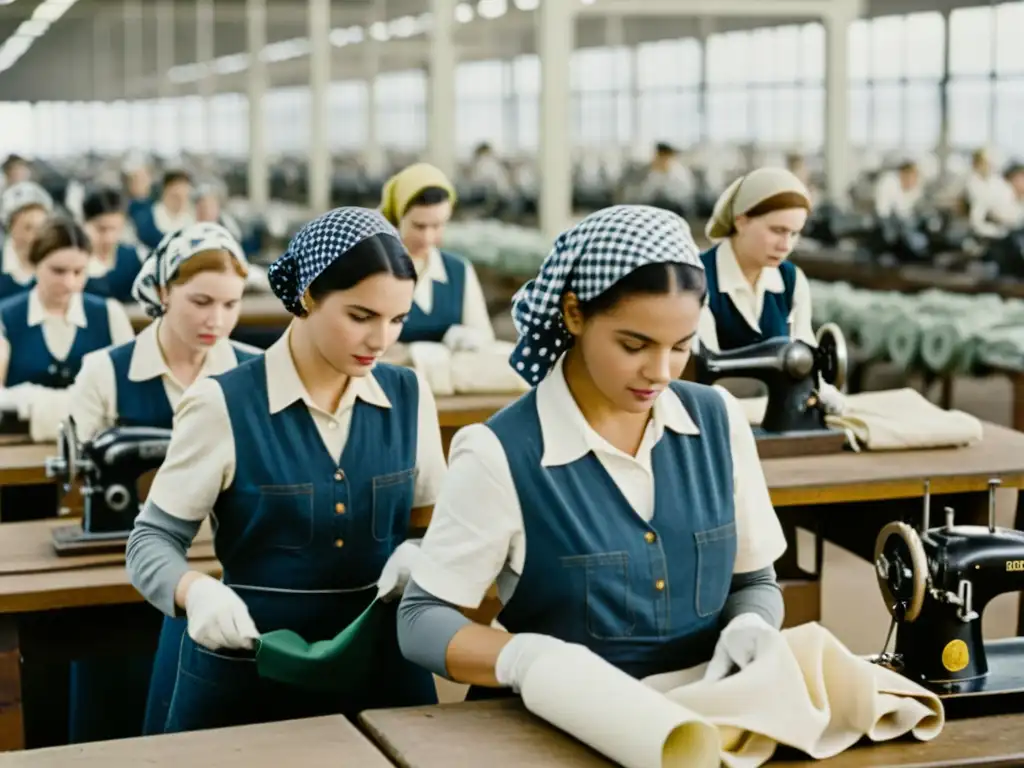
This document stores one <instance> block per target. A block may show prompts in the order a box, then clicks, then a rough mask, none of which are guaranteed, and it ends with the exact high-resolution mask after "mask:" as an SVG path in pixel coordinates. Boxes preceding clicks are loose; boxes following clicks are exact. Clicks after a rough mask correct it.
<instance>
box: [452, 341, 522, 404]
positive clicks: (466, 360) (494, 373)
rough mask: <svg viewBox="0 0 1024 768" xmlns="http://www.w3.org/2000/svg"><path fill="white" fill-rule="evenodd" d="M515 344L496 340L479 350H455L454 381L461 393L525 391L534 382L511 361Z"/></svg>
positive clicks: (453, 354)
mask: <svg viewBox="0 0 1024 768" xmlns="http://www.w3.org/2000/svg"><path fill="white" fill-rule="evenodd" d="M513 349H515V345H514V344H510V343H509V342H506V341H492V342H490V343H488V344H487V345H486V346H482V347H481V348H479V349H477V350H475V351H471V352H469V351H467V352H453V353H452V367H451V381H452V386H453V387H454V389H455V391H456V392H457V393H458V394H460V395H488V394H504V393H506V392H508V393H521V392H526V391H527V390H529V388H530V385H529V384H528V383H527V382H526V380H525V379H524V378H522V377H521V376H520V375H519V374H518V373H516V371H515V370H514V369H513V368H512V366H511V365H509V364H508V358H509V355H511V354H512V350H513Z"/></svg>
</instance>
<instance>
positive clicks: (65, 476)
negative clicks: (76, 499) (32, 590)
mask: <svg viewBox="0 0 1024 768" xmlns="http://www.w3.org/2000/svg"><path fill="white" fill-rule="evenodd" d="M170 438H171V431H170V430H169V429H155V428H150V427H113V428H111V429H108V430H106V431H104V432H100V433H99V434H98V435H96V437H94V438H93V439H92V440H91V441H89V442H87V443H85V444H84V445H82V444H80V443H79V441H78V435H77V434H76V432H75V421H74V419H73V418H70V417H69V418H68V420H67V421H66V422H64V423H63V424H62V425H61V429H60V432H59V434H58V436H57V453H58V455H57V456H54V457H51V458H48V459H47V460H46V475H47V477H52V478H56V479H57V480H58V481H59V482H60V483H62V485H63V490H64V492H65V493H67V492H68V491H69V490H70V489H71V486H72V484H73V483H74V481H75V479H76V478H77V477H78V476H79V474H81V476H82V489H81V492H82V497H83V499H84V500H85V510H84V513H83V515H82V522H81V524H74V525H67V526H61V527H59V528H55V529H54V530H53V546H54V549H55V550H56V551H57V554H60V555H65V554H82V553H98V552H117V551H122V552H123V551H124V546H125V542H126V541H127V540H128V534H129V533H131V530H132V525H133V523H134V521H135V516H136V515H138V513H139V492H138V488H137V483H138V480H139V478H140V477H141V476H142V475H143V474H145V473H146V472H148V471H149V470H151V469H156V468H157V467H159V466H160V464H161V463H163V460H164V456H166V454H167V446H168V444H169V443H170Z"/></svg>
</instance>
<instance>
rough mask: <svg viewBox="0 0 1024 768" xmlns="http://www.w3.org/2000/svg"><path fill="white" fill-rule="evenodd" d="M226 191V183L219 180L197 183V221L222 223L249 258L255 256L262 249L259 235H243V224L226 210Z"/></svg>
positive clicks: (195, 194) (193, 197)
mask: <svg viewBox="0 0 1024 768" xmlns="http://www.w3.org/2000/svg"><path fill="white" fill-rule="evenodd" d="M225 197H226V192H225V189H224V185H223V184H222V183H221V182H218V181H204V182H200V183H198V184H196V186H195V188H194V189H193V190H192V205H193V206H194V208H195V215H196V221H212V222H216V223H217V224H220V225H221V226H222V227H224V228H225V229H226V230H227V231H228V232H230V233H231V235H232V237H234V238H235V239H236V240H237V241H238V242H239V244H240V245H241V246H242V250H244V251H245V255H246V257H247V258H250V259H251V258H253V257H254V256H256V255H257V254H258V253H259V251H260V242H259V237H258V236H257V235H255V234H253V235H250V236H249V237H248V238H246V237H244V236H243V233H242V226H241V224H239V222H238V219H236V218H235V217H234V216H232V215H231V214H230V213H229V212H228V211H225V210H224V198H225Z"/></svg>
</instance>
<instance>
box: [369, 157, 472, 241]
mask: <svg viewBox="0 0 1024 768" xmlns="http://www.w3.org/2000/svg"><path fill="white" fill-rule="evenodd" d="M428 187H440V188H441V189H443V190H444V191H445V192H447V193H448V196H449V198H450V199H451V202H452V205H454V204H455V187H454V186H453V185H452V183H451V182H450V181H449V180H448V177H447V176H445V175H444V172H443V171H441V169H440V168H436V167H434V166H433V165H431V164H430V163H416V164H415V165H410V166H409V167H408V168H405V169H403V170H401V171H399V172H398V173H396V174H395V175H394V176H392V177H391V178H390V179H388V180H387V183H386V184H384V189H383V190H382V192H381V199H380V212H381V213H382V214H384V218H386V219H387V220H388V221H390V222H391V223H392V224H393V225H394V226H396V227H397V226H398V222H399V221H401V219H402V217H403V216H404V215H405V211H406V209H407V208H408V207H409V202H410V201H411V200H412V199H413V198H415V197H416V195H418V194H419V193H420V192H422V191H423V190H424V189H427V188H428Z"/></svg>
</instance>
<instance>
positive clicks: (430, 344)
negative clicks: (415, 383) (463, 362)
mask: <svg viewBox="0 0 1024 768" xmlns="http://www.w3.org/2000/svg"><path fill="white" fill-rule="evenodd" d="M408 348H409V359H410V361H411V362H412V367H413V368H415V369H416V371H417V372H418V373H419V374H420V375H421V376H422V377H423V378H424V379H426V381H427V385H428V386H429V387H430V391H431V392H433V393H434V394H435V395H439V396H445V395H454V394H455V385H454V384H452V353H451V350H449V349H448V347H446V346H445V345H444V344H441V343H440V342H436V341H416V342H413V343H411V344H409V347H408Z"/></svg>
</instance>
